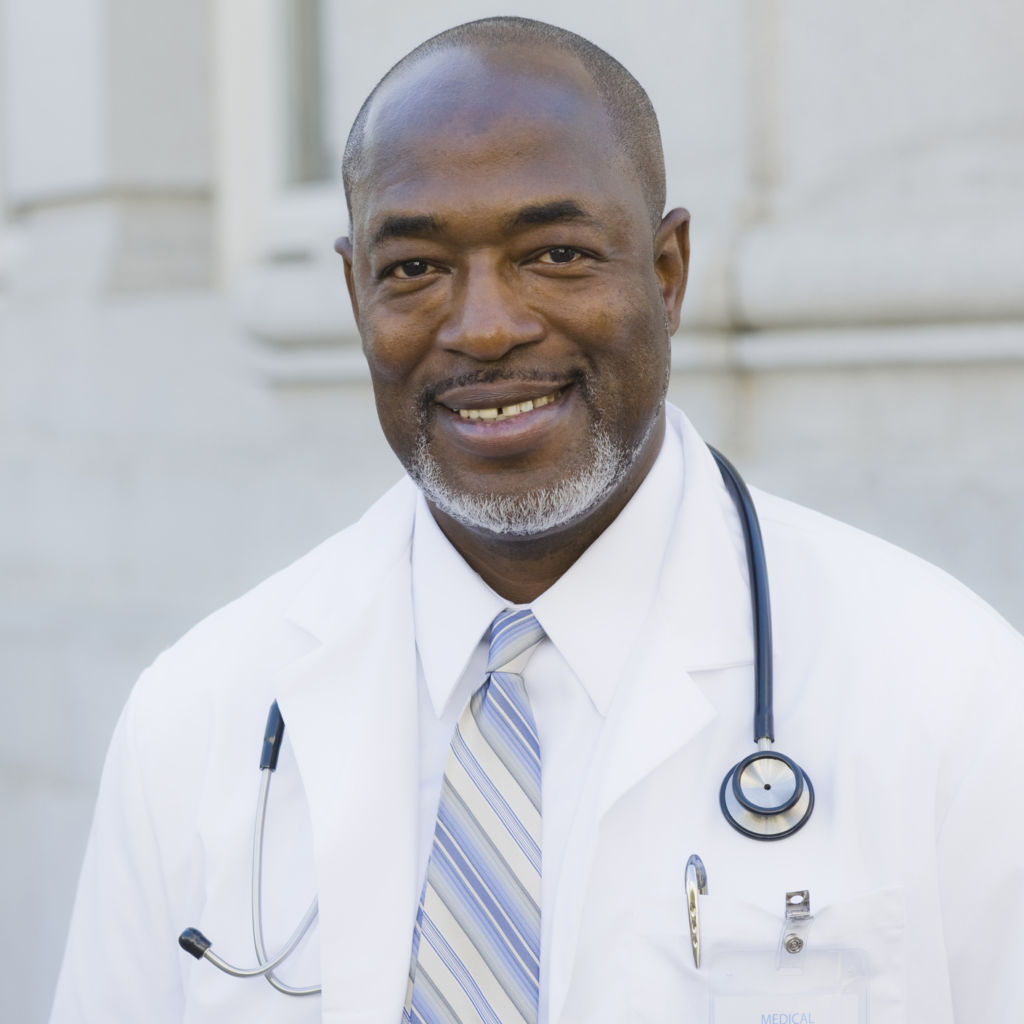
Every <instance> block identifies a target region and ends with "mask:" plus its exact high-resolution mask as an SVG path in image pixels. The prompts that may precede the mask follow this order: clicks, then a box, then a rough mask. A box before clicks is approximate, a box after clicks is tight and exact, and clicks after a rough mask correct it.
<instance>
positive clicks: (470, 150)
mask: <svg viewBox="0 0 1024 1024" xmlns="http://www.w3.org/2000/svg"><path fill="white" fill-rule="evenodd" d="M456 183H457V189H458V192H459V194H460V195H461V196H462V198H463V201H464V202H465V203H471V202H473V201H474V199H476V198H482V199H486V201H487V202H490V203H493V202H496V201H498V200H499V198H500V197H501V196H502V195H504V196H505V197H506V198H507V200H508V202H509V204H510V205H515V204H516V203H521V202H528V201H533V200H535V199H538V198H551V197H553V196H559V197H563V196H566V195H572V194H575V193H581V194H582V195H584V196H586V197H588V198H589V199H590V200H591V201H596V200H604V201H611V202H614V203H619V204H620V205H625V206H629V207H632V206H634V205H635V204H637V203H639V206H640V208H643V196H642V193H641V190H640V186H639V183H638V181H637V178H636V174H635V173H634V171H633V168H632V165H631V163H630V162H629V160H628V159H627V158H626V156H625V154H624V152H623V150H622V147H621V145H620V143H619V141H618V139H617V137H616V134H615V131H614V125H613V124H612V122H611V119H610V117H609V115H608V112H607V110H606V108H605V105H604V103H603V101H602V99H601V97H600V94H599V93H598V91H597V89H596V87H595V86H594V84H593V81H592V79H591V77H590V75H589V73H588V72H587V71H586V70H585V69H584V68H583V66H582V65H581V64H580V63H579V61H578V60H577V59H576V58H575V57H573V56H572V55H571V54H566V53H564V52H562V51H557V50H546V49H543V48H542V49H540V50H539V51H538V50H536V49H532V50H529V51H527V50H525V49H522V48H518V47H514V46H512V47H503V48H502V49H501V50H500V51H493V50H492V51H484V52H481V51H477V50H466V49H458V50H444V51H441V52H438V53H433V54H429V55H427V56H426V57H423V58H421V59H419V60H418V61H416V62H415V63H414V64H413V65H412V66H411V67H409V68H407V69H403V70H402V71H401V72H399V73H398V74H397V75H396V76H394V77H393V78H392V79H390V80H388V81H387V82H386V83H385V85H384V86H383V87H382V88H381V89H380V90H379V92H378V94H377V96H376V97H375V99H374V102H373V105H372V107H371V109H370V111H369V115H368V117H367V120H366V128H365V134H364V142H363V155H362V160H361V167H360V174H359V176H358V181H357V183H356V186H355V188H354V189H353V195H352V200H353V221H354V222H353V228H355V227H356V225H357V224H359V225H360V226H364V227H368V226H370V225H369V223H367V222H368V221H372V220H373V219H374V218H375V217H376V216H378V215H384V209H385V208H391V207H394V206H399V207H401V206H403V205H406V204H408V203H410V202H418V201H422V200H423V199H424V198H425V197H427V196H429V195H430V194H431V193H432V191H439V190H445V191H447V192H449V193H451V192H452V190H453V186H454V185H455V184H456ZM643 215H644V216H646V211H645V212H644V214H643Z"/></svg>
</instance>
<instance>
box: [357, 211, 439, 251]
mask: <svg viewBox="0 0 1024 1024" xmlns="http://www.w3.org/2000/svg"><path fill="white" fill-rule="evenodd" d="M439 234H441V224H440V222H439V221H438V220H437V218H436V217H431V216H430V215H429V214H422V215H414V216H407V217H406V216H399V217H387V218H385V220H384V221H383V222H382V223H381V225H380V227H379V228H377V230H376V231H375V232H374V234H373V244H374V245H381V244H383V243H384V242H387V241H388V240H390V239H392V238H429V237H431V236H436V235H439Z"/></svg>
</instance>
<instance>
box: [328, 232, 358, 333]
mask: <svg viewBox="0 0 1024 1024" xmlns="http://www.w3.org/2000/svg"><path fill="white" fill-rule="evenodd" d="M334 251H335V252H336V253H337V254H338V255H339V256H340V257H341V259H342V262H343V263H344V266H345V286H346V287H347V288H348V297H349V301H350V302H351V303H352V312H353V313H354V314H355V318H356V325H357V326H358V324H359V300H358V299H357V298H356V286H355V282H354V281H353V278H352V239H351V238H349V237H348V236H347V235H342V237H341V238H338V239H336V240H335V242H334Z"/></svg>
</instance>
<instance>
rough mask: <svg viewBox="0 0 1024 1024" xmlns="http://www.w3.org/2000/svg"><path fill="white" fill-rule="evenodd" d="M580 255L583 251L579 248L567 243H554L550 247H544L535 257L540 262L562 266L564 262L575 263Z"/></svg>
mask: <svg viewBox="0 0 1024 1024" xmlns="http://www.w3.org/2000/svg"><path fill="white" fill-rule="evenodd" d="M582 256H583V253H581V252H580V251H579V249H573V248H571V247H570V246H568V245H556V246H554V247H553V248H551V249H545V250H544V252H542V253H541V254H540V255H539V256H538V257H537V260H538V262H540V263H548V264H555V265H558V266H564V265H565V264H566V263H575V262H576V261H577V260H579V259H580V258H582Z"/></svg>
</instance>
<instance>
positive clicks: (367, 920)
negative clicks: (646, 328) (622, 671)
mask: <svg viewBox="0 0 1024 1024" xmlns="http://www.w3.org/2000/svg"><path fill="white" fill-rule="evenodd" d="M670 419H671V429H675V430H677V431H679V432H680V434H681V436H682V438H683V445H684V452H685V459H686V491H685V498H684V501H683V504H682V507H681V508H680V510H679V516H678V523H677V527H676V529H675V532H674V535H673V538H672V541H671V543H670V546H669V550H668V551H667V552H666V555H665V564H664V572H663V576H662V580H661V584H660V592H659V594H658V596H657V599H656V600H655V602H654V604H653V610H652V613H651V615H650V619H649V622H648V625H647V628H646V633H645V635H644V636H643V639H642V642H641V643H639V644H638V646H637V649H636V651H635V652H634V656H633V657H632V659H631V662H630V664H629V666H628V668H627V672H628V678H625V679H623V681H622V682H621V683H620V685H619V686H618V689H617V696H616V698H615V701H614V703H613V705H612V707H611V709H610V711H609V713H608V717H607V720H606V724H605V727H604V729H603V732H602V735H601V738H600V748H599V756H598V757H597V758H595V761H594V767H593V769H592V771H591V773H590V775H589V777H588V781H587V784H586V786H585V788H584V790H583V792H581V794H580V799H579V806H578V811H577V814H576V818H575V820H574V822H573V824H572V829H571V835H570V839H569V843H568V847H567V850H566V856H565V864H564V868H563V870H562V872H561V877H560V878H558V879H557V880H554V879H550V878H546V879H545V885H551V884H556V885H557V893H558V895H557V899H556V903H555V914H556V915H557V916H556V921H555V924H554V929H553V939H552V949H551V951H550V956H551V958H550V963H551V967H550V973H549V977H548V978H547V986H548V991H549V1019H550V1021H551V1022H558V1024H584V1022H586V1024H595V1022H605V1021H607V1022H615V1024H621V1022H624V1021H636V1022H662V1021H664V1022H666V1024H667V1022H669V1021H672V1022H677V1021H680V1020H687V1021H695V1022H696V1021H702V1020H707V1019H709V1014H710V1010H709V1005H708V999H709V987H708V979H709V978H710V977H711V971H712V969H713V965H714V963H715V959H716V957H717V956H718V955H719V952H720V951H721V950H725V949H726V948H727V947H728V946H729V944H730V943H733V944H735V943H739V944H740V945H744V944H745V945H757V946H759V948H765V949H771V950H773V951H774V950H775V948H776V944H777V942H778V936H779V930H780V928H781V920H782V913H783V901H784V896H785V893H786V892H787V891H788V890H794V889H808V890H809V891H810V899H811V906H812V911H813V912H814V913H815V923H814V925H813V930H812V933H811V941H812V942H814V943H817V944H819V945H821V946H829V945H836V946H840V947H843V948H855V949H859V950H861V951H862V956H863V963H864V970H865V972H866V974H867V976H868V981H869V991H870V1003H869V1012H870V1016H869V1020H870V1021H871V1024H887V1022H895V1021H908V1022H912V1024H916V1022H920V1024H925V1022H927V1024H944V1022H949V1021H953V1020H954V1019H955V1020H956V1021H960V1022H964V1024H981V1022H989V1021H992V1022H995V1021H1010V1020H1013V1021H1021V1020H1024V981H1022V978H1021V975H1022V971H1021V964H1022V963H1024V860H1022V854H1021V846H1022V843H1021V839H1022V835H1021V813H1020V793H1019V785H1018V783H1017V781H1016V778H1017V774H1018V773H1017V771H1016V769H1017V758H1016V757H1015V756H1014V755H1015V754H1016V751H1017V746H1018V745H1017V741H1016V736H1017V734H1018V733H1019V730H1020V727H1021V722H1022V721H1024V715H1022V711H1024V705H1022V691H1024V642H1022V640H1021V639H1020V638H1019V637H1018V636H1017V635H1016V634H1015V633H1014V632H1013V631H1012V630H1011V629H1010V628H1009V627H1008V626H1007V625H1006V624H1005V623H1004V622H1003V621H1002V620H1001V619H1000V618H999V617H998V616H996V615H995V614H994V613H993V612H992V611H991V610H990V609H988V608H987V607H986V606H985V605H984V604H983V603H982V602H981V601H980V600H978V599H977V598H976V597H974V596H973V595H972V594H970V593H969V592H968V591H966V590H965V589H964V588H963V587H961V586H960V585H959V584H957V583H956V582H954V581H953V580H951V579H950V578H949V577H947V576H945V575H944V574H943V573H941V572H939V571H938V570H936V569H934V568H932V567H930V566H928V565H925V564H924V563H922V562H920V561H918V560H917V559H915V558H913V557H911V556H908V555H907V554H905V553H903V552H901V551H899V550H897V549H895V548H892V547H890V546H889V545H886V544H884V543H882V542H879V541H877V540H874V539H872V538H869V537H866V536H864V535H863V534H860V533H858V532H857V531H855V530H852V529H850V528H848V527H845V526H842V525H841V524H838V523H835V522H833V521H831V520H828V519H826V518H824V517H821V516H819V515H816V514H814V513H812V512H809V511H807V510H805V509H802V508H799V507H796V506H794V505H792V504H789V503H787V502H784V501H781V500H779V499H776V498H773V497H770V496H768V495H764V494H760V493H757V492H755V498H756V501H757V505H758V509H759V514H760V517H761V524H762V528H763V531H764V535H765V543H766V549H767V557H768V566H769V573H770V581H771V592H772V608H773V620H774V626H775V651H776V659H775V679H776V684H775V686H776V700H775V705H776V738H777V747H778V749H779V750H781V751H783V752H786V753H788V754H789V755H790V756H791V757H793V758H795V759H796V760H797V761H798V762H800V763H801V764H802V765H803V767H804V768H805V769H806V771H807V772H808V774H809V775H810V777H811V779H812V780H813V783H814V787H815V792H816V798H817V802H816V807H815V810H814V813H813V816H812V818H811V821H810V823H809V824H808V825H807V827H806V828H804V829H803V831H801V832H799V833H798V834H796V835H794V836H792V837H790V838H787V839H785V840H783V841H781V842H774V843H771V842H767V843H766V842H755V841H753V840H751V839H748V838H744V837H743V836H741V835H739V834H738V833H736V832H735V831H733V830H732V829H731V828H730V827H729V826H728V825H727V824H726V823H725V821H724V819H723V817H722V814H721V812H720V810H719V806H718V797H719V786H720V784H721V780H722V777H723V775H724V773H725V771H726V770H727V769H728V768H729V766H730V765H732V764H733V763H735V762H736V761H737V760H739V759H740V758H741V757H743V756H745V755H746V754H747V753H749V752H751V750H752V749H753V744H752V742H751V722H752V704H753V684H752V671H751V664H752V650H753V644H752V628H751V624H750V605H749V597H748V590H747V577H746V573H747V570H746V562H745V556H744V551H743V542H742V536H741V533H740V529H739V525H738V520H737V519H736V516H735V513H734V511H733V509H732V504H731V501H730V499H729V497H728V496H727V494H726V492H725V490H724V488H723V486H722V482H721V479H720V477H719V475H718V471H717V469H716V467H715V466H714V464H713V462H712V461H711V459H710V457H709V455H708V453H707V451H706V449H705V448H704V446H703V443H702V442H701V440H700V438H699V437H698V436H697V434H696V433H695V432H694V430H693V428H692V427H691V426H689V424H688V423H687V422H686V421H685V419H683V418H682V417H681V415H680V414H678V413H676V412H675V411H674V410H673V411H672V413H671V417H670ZM413 508H414V491H413V485H412V484H411V483H410V482H408V481H403V482H402V483H400V484H399V485H398V486H396V487H395V488H394V489H393V490H392V491H391V492H389V493H388V494H387V495H386V496H385V497H384V498H383V499H381V501H380V502H378V503H377V504H376V505H375V506H374V507H373V509H371V510H370V512H369V513H367V515H366V516H365V517H364V518H363V519H362V520H361V521H360V522H359V523H358V524H356V525H355V526H353V527H352V528H350V529H348V530H346V531H344V532H343V533H341V534H339V535H338V536H336V537H334V538H333V539H331V540H329V541H328V542H327V543H326V544H324V545H322V546H321V547H320V548H318V549H317V550H315V551H314V552H312V553H311V554H310V555H308V556H306V557H305V558H304V559H302V560H301V561H299V562H298V563H296V564H295V565H293V566H292V567H290V568H289V569H287V570H285V571H284V572H283V573H280V574H279V575H277V576H275V577H273V578H271V579H270V580H268V581H267V582H265V583H264V584H262V585H261V586H260V587H258V588H256V589H255V590H254V591H253V592H251V593H250V594H248V595H246V596H245V597H243V598H242V599H241V600H239V601H237V602H235V603H234V604H232V605H229V606H228V607H227V608H225V609H223V610H221V611H220V612H218V613H217V614H215V615H213V616H212V617H211V618H209V619H208V620H206V621H205V622H203V623H202V624H200V625H199V626H197V627H196V628H195V629H194V630H193V631H192V632H191V633H189V634H188V635H187V636H186V637H185V638H184V639H183V640H181V641H180V642H179V643H178V644H177V645H176V646H175V647H173V648H171V649H170V650H169V651H167V652H166V653H165V654H163V655H162V656H161V657H160V658H159V659H158V660H157V662H156V663H155V664H154V665H153V666H152V668H151V669H150V670H149V671H148V672H147V673H145V675H144V676H143V678H142V679H141V680H140V682H139V684H138V686H137V688H136V690H135V691H134V693H133V695H132V697H131V699H130V701H129V703H128V706H127V707H126V709H125V712H124V714H123V716H122V719H121V722H120V724H119V726H118V729H117V732H116V735H115V737H114V740H113V743H112V746H111V750H110V754H109V758H108V763H107V767H106V770H105V774H104V781H103V785H102V790H101V794H100V798H99V802H98V806H97V811H96V819H95V824H94V827H93V832H92V836H91V839H90V844H89V850H88V854H87V857H86V862H85V866H84V869H83V875H82V882H81V886H80V890H79V895H78V901H77V904H76V909H75V915H74V921H73V924H72V929H71V935H70V939H69V945H68V951H67V954H66V958H65V963H64V968H63V972H62V977H61V982H60V985H59V988H58V994H57V999H56V1004H55V1010H54V1016H53V1022H54V1024H70V1022H75V1024H81V1022H87V1024H91V1022H100V1021H103V1022H109V1021H126V1022H127V1021H132V1022H134V1021H146V1022H147V1024H163V1022H171V1021H174V1022H177V1021H187V1022H204V1021H216V1022H218V1024H224V1022H229V1021H239V1022H243V1021H244V1022H246V1024H253V1022H258V1021H271V1020H272V1021H275V1022H292V1021H294V1022H299V1021H302V1022H307V1021H316V1020H323V1021H325V1022H330V1024H341V1022H352V1024H355V1022H360V1024H362V1022H367V1024H369V1022H374V1024H378V1022H379V1024H397V1022H398V1021H399V1020H400V1016H401V1005H402V1000H403V997H404V993H405V986H406V977H407V972H408V966H409V951H410V937H411V934H412V922H413V915H414V913H415V907H416V901H417V898H418V895H419V890H420V886H421V882H422V879H421V878H420V877H419V874H418V870H417V863H416V853H417V849H418V845H419V844H418V841H417V835H416V827H417V806H418V805H417V800H418V785H419V780H418V778H417V709H416V653H415V648H414V643H413V622H412V610H411V587H410V559H409V552H410V537H411V529H412V516H413ZM611 582H612V581H610V584H611ZM438 593H439V599H443V581H439V588H438ZM275 698H276V699H277V700H278V701H279V702H280V706H281V710H282V713H283V715H284V718H285V722H286V727H287V732H286V743H285V747H284V751H283V754H282V757H281V762H280V765H279V768H278V771H277V774H276V776H275V779H274V784H273V787H272V792H271V798H270V814H269V822H268V826H267V841H266V869H265V883H264V912H265V917H266V932H267V944H268V947H270V948H272V949H273V948H276V947H277V946H278V945H279V944H280V943H282V942H283V941H284V939H285V938H286V937H287V936H288V934H289V933H290V932H291V930H292V928H293V927H294V925H295V923H296V922H297V921H298V920H299V918H300V917H301V915H302V913H303V911H304V910H305V907H306V905H307V903H308V901H309V900H310V898H311V897H312V895H313V894H314V892H318V893H319V899H320V921H319V926H318V928H317V929H316V930H315V932H314V934H313V936H312V937H311V938H310V939H309V940H308V941H306V942H304V944H303V946H302V947H301V948H300V950H299V952H298V954H297V955H296V956H295V957H294V958H293V959H292V960H291V961H289V963H288V966H287V968H285V969H284V970H283V971H282V975H283V977H284V978H285V980H288V981H290V982H292V983H296V984H304V983H308V982H310V981H316V980H319V979H321V978H322V980H323V995H322V997H320V996H317V997H312V998H307V999H294V998H288V997H286V996H283V995H280V994H279V993H277V992H275V991H273V990H272V989H271V988H270V987H269V986H268V985H267V984H266V983H265V982H264V981H263V980H260V979H253V980H236V979H233V978H228V977H226V976H225V975H223V974H221V973H220V972H219V971H217V970H215V969H214V968H213V967H212V966H210V965H209V964H206V963H197V962H196V961H194V960H193V959H191V958H190V957H188V956H187V955H186V954H185V953H183V952H182V951H180V950H179V949H178V948H177V942H176V939H177V936H178V934H179V932H181V930H182V929H183V928H185V927H187V926H189V925H195V926H197V927H199V928H201V929H202V930H203V931H204V932H206V934H207V935H208V936H209V937H210V938H211V939H212V940H213V942H214V948H215V949H216V950H217V951H218V952H219V953H220V954H221V955H222V956H224V957H226V958H228V959H229V960H232V961H234V962H236V963H242V964H245V965H249V964H251V963H252V962H253V951H252V939H251V932H250V925H249V905H250V900H249V863H250V856H251V843H252V825H253V813H254V804H255V797H256V790H257V785H258V774H257V763H258V755H259V752H260V739H261V730H262V729H263V724H264V720H265V716H266V713H267V708H268V707H269V705H270V703H271V701H272V700H274V699H275ZM691 853H698V854H699V855H700V856H701V857H702V858H703V861H704V863H705V865H706V867H707V872H708V881H709V895H708V897H707V898H705V899H703V900H702V901H701V902H702V909H701V917H702V926H701V927H702V932H703V945H704V951H705V952H704V966H702V968H701V970H700V971H697V970H696V969H695V967H694V964H693V960H692V956H691V951H690V940H689V932H688V926H687V918H686V910H685V902H684V894H683V868H684V864H685V862H686V860H687V858H688V856H689V855H690V854H691Z"/></svg>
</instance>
